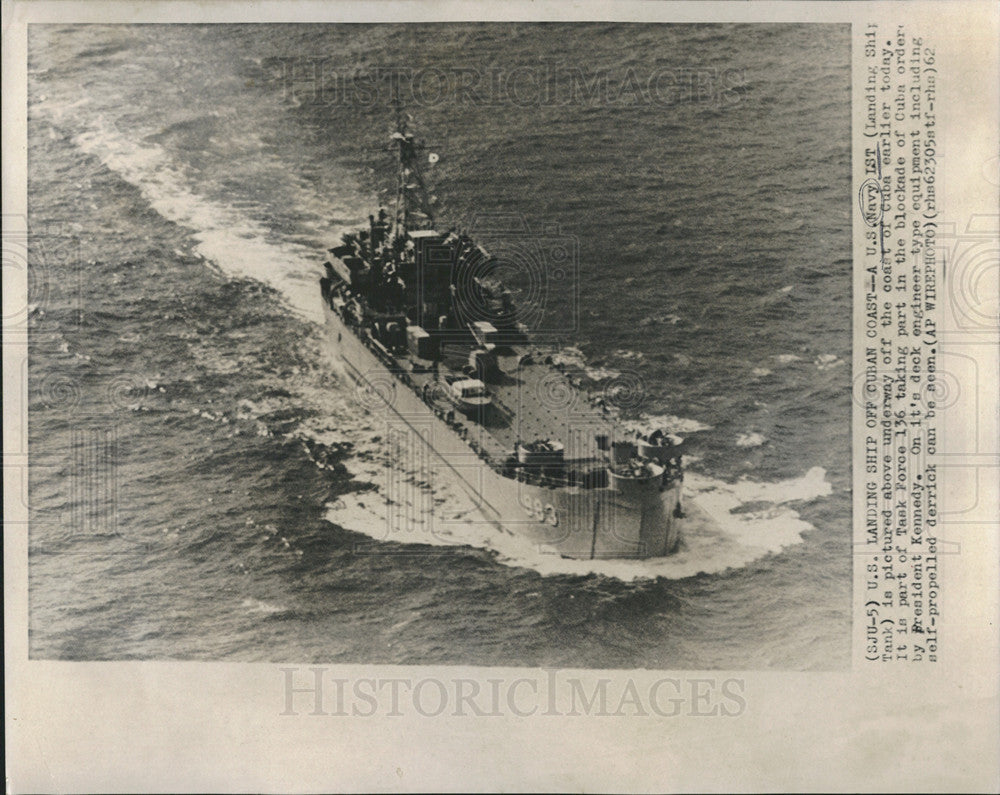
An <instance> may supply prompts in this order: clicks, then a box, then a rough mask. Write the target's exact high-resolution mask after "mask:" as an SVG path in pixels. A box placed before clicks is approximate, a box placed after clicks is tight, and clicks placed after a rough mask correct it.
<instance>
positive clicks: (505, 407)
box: [396, 343, 621, 465]
mask: <svg viewBox="0 0 1000 795" xmlns="http://www.w3.org/2000/svg"><path fill="white" fill-rule="evenodd" d="M471 348H472V346H471V345H469V344H459V343H452V344H449V345H447V346H445V348H444V349H443V351H442V357H441V365H440V367H439V369H438V372H437V373H435V372H434V371H433V370H427V369H425V368H424V367H423V366H422V365H421V364H420V363H418V362H416V361H415V360H414V359H412V358H411V357H408V356H399V357H396V361H397V362H398V363H399V365H400V366H402V367H403V369H404V370H405V371H406V372H407V374H408V375H409V377H410V380H411V382H412V384H413V386H414V388H415V389H416V390H417V392H418V394H423V392H424V390H425V388H426V389H427V390H428V395H429V396H430V398H431V399H430V400H428V402H429V403H431V405H433V406H436V407H439V408H442V409H445V410H448V409H449V408H451V407H449V406H447V404H446V402H445V401H444V400H443V399H441V398H443V394H442V391H441V390H443V389H444V382H445V379H446V377H447V376H449V375H454V376H459V375H462V377H465V376H464V375H463V374H462V366H463V365H464V364H466V363H467V361H468V356H469V351H470V350H471ZM550 356H551V353H550V352H546V351H544V350H541V349H539V348H537V347H534V346H530V345H528V346H514V347H508V348H504V349H502V350H501V351H500V352H499V354H498V357H497V358H498V363H499V369H500V374H499V376H498V377H496V378H491V379H489V380H488V381H487V382H486V388H487V390H488V391H489V393H490V395H491V396H492V398H493V406H492V410H491V411H490V413H489V414H488V415H487V416H485V417H481V418H476V417H466V416H464V415H463V414H462V413H461V412H458V411H455V414H454V421H455V423H456V424H457V426H458V427H460V428H461V429H462V432H463V435H464V436H465V438H466V440H467V441H469V442H470V445H471V446H472V447H473V448H474V449H477V451H478V452H480V453H481V455H483V457H484V458H488V459H489V460H491V462H493V463H496V464H497V465H502V463H503V462H504V461H505V460H506V459H507V457H508V456H510V455H511V454H512V453H514V452H515V449H516V446H517V443H518V442H525V443H527V442H532V441H535V440H537V439H552V440H555V441H558V442H561V443H562V444H563V445H564V447H565V451H564V458H565V460H566V461H567V462H568V463H569V462H576V463H577V464H579V465H584V464H586V463H590V462H597V461H602V460H604V454H603V453H601V452H600V451H599V449H598V447H597V443H596V436H597V435H598V434H606V435H608V436H609V437H613V436H614V422H613V420H612V416H611V415H610V414H609V413H608V412H607V410H606V409H605V408H603V406H602V405H601V402H600V401H599V400H598V399H597V398H595V397H593V396H592V395H591V393H589V392H588V391H587V390H585V389H583V388H581V383H580V378H579V376H578V375H575V374H574V373H573V372H572V371H569V370H566V369H564V368H562V367H560V366H559V365H557V364H553V363H551V359H550V358H549V357H550ZM435 384H438V386H435ZM439 396H440V397H439ZM480 419H481V420H482V421H479V420H480ZM620 433H621V431H619V434H620Z"/></svg>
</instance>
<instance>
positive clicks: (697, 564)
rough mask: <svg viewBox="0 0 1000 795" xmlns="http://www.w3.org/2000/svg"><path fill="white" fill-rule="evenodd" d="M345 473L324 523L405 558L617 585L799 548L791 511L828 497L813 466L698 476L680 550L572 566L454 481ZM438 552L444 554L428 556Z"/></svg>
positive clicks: (361, 463)
mask: <svg viewBox="0 0 1000 795" xmlns="http://www.w3.org/2000/svg"><path fill="white" fill-rule="evenodd" d="M355 452H357V453H358V454H359V455H358V457H357V458H355V459H353V460H352V461H351V462H348V464H347V467H348V471H350V472H351V473H352V474H353V475H354V477H355V479H356V480H357V481H358V483H359V484H361V483H363V484H366V487H367V486H368V484H371V487H369V488H366V490H364V491H355V492H351V493H349V494H345V495H342V496H340V497H339V498H338V499H337V500H336V501H334V502H333V503H331V504H329V505H328V506H327V513H326V518H327V519H328V520H329V521H330V522H332V523H334V524H336V525H338V526H340V527H343V528H345V529H349V530H353V531H355V532H358V533H362V534H364V535H366V536H369V537H371V538H373V539H375V540H377V541H380V542H386V546H385V547H384V551H385V552H386V553H387V554H391V553H392V551H393V550H395V549H397V547H396V546H395V545H396V544H402V545H405V550H403V551H402V554H407V555H412V554H414V552H415V550H416V547H415V545H423V546H426V547H449V546H450V547H456V546H467V547H475V548H478V549H484V550H488V551H489V552H490V553H492V554H493V556H494V557H495V559H496V560H497V561H498V562H500V563H502V564H505V565H509V566H517V567H523V568H528V569H532V570H534V571H537V572H539V573H540V574H543V575H587V574H599V575H602V576H607V577H615V578H617V579H620V580H623V581H634V580H642V579H653V578H657V577H663V578H666V579H682V578H685V577H693V576H695V575H698V574H718V573H721V572H724V571H726V570H728V569H737V568H741V567H743V566H746V565H747V564H749V563H752V562H753V561H755V560H758V559H760V558H762V557H764V556H766V555H768V554H775V553H778V552H780V551H781V550H783V549H784V548H786V547H789V546H791V545H794V544H798V543H801V541H802V540H803V534H804V533H805V532H807V531H809V530H811V529H813V527H812V525H810V524H809V523H808V522H806V521H804V520H803V519H801V518H800V517H799V514H798V512H797V511H796V510H795V509H794V508H793V507H792V504H794V503H803V502H808V501H811V500H814V499H817V498H819V497H823V496H826V495H828V494H830V493H831V486H830V484H829V482H827V480H826V472H825V470H823V469H822V468H820V467H814V468H813V469H810V470H809V471H808V472H806V473H805V474H804V475H803V476H801V477H798V478H793V479H790V480H785V481H779V482H774V483H761V482H755V481H750V480H740V481H737V482H736V483H724V482H722V481H718V480H714V479H712V478H709V477H705V476H703V475H698V474H695V473H690V472H689V473H687V475H686V476H685V495H684V498H685V512H686V517H685V519H684V520H683V522H682V525H681V527H682V530H681V532H682V542H681V546H680V549H679V550H678V551H677V552H676V553H675V554H674V555H671V556H669V557H664V558H653V559H648V560H573V559H569V558H564V557H561V556H560V555H559V554H557V553H556V552H555V550H552V549H546V548H544V547H540V546H539V545H537V544H535V543H533V542H531V541H529V540H528V539H526V538H524V537H522V536H519V535H515V534H512V533H510V532H508V531H505V530H503V529H501V528H498V527H496V526H494V525H493V524H491V523H489V522H487V521H486V520H485V519H484V518H483V517H482V516H481V515H480V513H479V510H478V508H477V506H476V502H475V500H474V499H473V498H472V497H471V496H470V495H468V494H467V493H466V492H465V490H464V488H463V487H462V486H461V485H459V484H458V483H457V482H450V481H449V480H448V479H446V478H444V477H441V476H437V477H435V478H434V479H433V482H431V481H430V479H429V478H428V473H427V470H426V469H420V470H410V471H406V467H405V466H403V465H402V464H401V462H400V461H399V460H398V459H393V460H390V456H389V455H388V453H379V452H376V451H373V450H369V451H367V452H366V451H364V450H357V449H356V451H355ZM434 553H435V554H439V553H440V550H434Z"/></svg>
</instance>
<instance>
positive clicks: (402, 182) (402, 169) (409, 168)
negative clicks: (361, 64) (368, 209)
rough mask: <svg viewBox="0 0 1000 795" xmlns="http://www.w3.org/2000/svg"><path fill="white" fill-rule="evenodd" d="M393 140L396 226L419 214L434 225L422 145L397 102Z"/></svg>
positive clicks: (401, 226) (404, 226) (405, 224)
mask: <svg viewBox="0 0 1000 795" xmlns="http://www.w3.org/2000/svg"><path fill="white" fill-rule="evenodd" d="M392 140H394V141H395V142H396V144H397V145H398V152H399V171H398V180H397V185H396V209H395V219H396V229H397V230H401V231H404V232H405V231H406V230H408V229H409V228H410V221H411V216H413V215H420V216H423V217H424V218H425V219H426V223H427V225H428V226H431V227H433V225H434V210H433V209H432V207H431V201H430V196H429V195H428V192H427V183H426V182H425V181H424V175H423V173H422V171H421V168H420V156H419V155H420V152H421V151H422V150H423V148H424V147H423V145H422V144H419V143H417V141H416V139H415V138H414V135H413V133H411V132H409V131H408V130H407V126H406V117H405V114H403V112H402V111H401V109H400V107H399V105H398V104H397V105H396V131H395V132H394V133H393V134H392Z"/></svg>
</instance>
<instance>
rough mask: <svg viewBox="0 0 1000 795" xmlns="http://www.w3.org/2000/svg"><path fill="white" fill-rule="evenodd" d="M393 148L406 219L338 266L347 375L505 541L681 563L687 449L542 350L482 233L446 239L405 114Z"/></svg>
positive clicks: (328, 291) (328, 287)
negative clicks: (625, 412) (631, 422)
mask: <svg viewBox="0 0 1000 795" xmlns="http://www.w3.org/2000/svg"><path fill="white" fill-rule="evenodd" d="M392 141H393V143H394V145H395V148H396V150H397V155H398V162H399V169H398V184H397V190H396V197H395V203H394V206H393V207H392V208H391V212H390V209H386V208H383V209H380V210H379V211H378V213H377V214H373V215H371V216H369V223H368V225H367V227H366V228H363V229H360V230H358V231H357V232H352V233H347V234H345V235H344V236H343V238H342V240H341V243H340V245H338V246H336V247H334V248H332V249H330V250H329V251H330V253H331V254H332V255H333V256H332V257H331V258H330V260H329V261H328V262H326V263H324V265H325V267H326V274H325V276H324V277H323V278H322V280H321V286H322V292H323V303H324V307H325V313H326V317H327V326H328V330H329V338H330V340H331V343H332V344H333V346H334V348H335V350H336V352H337V354H338V356H339V357H340V358H341V360H342V361H343V363H344V365H345V368H346V370H347V371H348V373H350V375H351V377H352V378H353V379H354V380H355V381H357V383H358V384H359V385H360V386H361V388H362V389H364V390H366V393H367V394H369V395H371V396H372V400H373V405H374V406H375V407H376V408H377V410H380V411H384V412H386V413H387V415H388V416H391V419H392V421H393V422H394V423H396V424H398V425H400V426H405V427H407V428H409V429H410V430H411V431H412V434H413V436H414V438H417V439H419V440H420V443H421V444H423V445H424V446H425V447H426V451H427V454H428V455H430V456H432V457H434V459H435V462H436V463H437V465H438V468H439V469H442V470H446V471H448V472H449V473H450V476H451V477H452V478H453V479H456V480H457V482H458V483H459V484H460V485H462V486H463V487H464V489H465V490H466V491H467V492H468V493H469V495H470V496H471V497H472V498H473V499H474V500H475V502H476V504H477V505H478V507H479V509H480V511H481V513H482V514H483V516H484V517H485V518H486V519H487V520H488V521H489V522H491V523H492V524H494V525H496V526H497V527H499V528H501V529H502V530H505V531H507V532H511V533H515V534H518V535H522V536H526V537H528V538H529V539H531V540H532V541H533V542H536V543H537V544H538V545H539V546H540V547H541V548H544V549H546V550H548V551H554V552H557V553H559V554H562V555H564V556H567V557H573V558H616V557H628V558H644V557H655V556H662V555H667V554H670V553H671V552H673V551H675V549H676V547H677V544H678V540H679V527H678V525H679V519H680V518H681V516H682V510H681V482H682V479H683V471H682V464H681V450H682V447H681V443H680V441H681V440H679V439H677V438H676V437H672V436H670V435H668V434H665V433H662V432H656V433H654V434H652V435H650V436H643V437H641V436H638V435H636V434H635V433H631V432H629V431H627V430H626V429H625V428H624V427H623V426H622V425H621V424H620V423H619V422H618V420H617V418H616V416H615V412H614V411H613V410H612V408H610V407H609V406H608V405H607V401H606V400H605V399H604V398H602V397H600V396H595V395H594V394H592V393H591V392H589V391H588V390H585V389H583V388H581V384H580V382H579V379H578V378H577V377H576V376H575V375H574V373H573V372H572V371H570V370H569V369H568V368H566V367H564V366H563V365H562V364H560V363H559V362H558V360H557V358H554V357H553V355H552V352H551V351H548V350H546V349H545V347H543V346H542V345H540V344H539V343H538V342H537V341H536V340H535V339H534V338H533V336H532V330H531V329H530V328H529V327H528V325H527V324H526V323H525V322H524V319H525V318H526V317H530V316H531V313H530V312H525V311H524V309H525V305H524V304H523V303H522V304H520V305H519V302H518V300H516V293H515V290H514V289H512V288H511V287H510V286H509V285H508V284H505V282H504V280H503V278H502V276H503V274H504V272H505V270H507V269H505V263H504V262H503V258H502V257H498V256H496V255H494V254H491V253H490V251H489V250H488V247H487V246H485V245H483V243H482V242H477V240H476V239H475V238H476V236H475V234H474V233H472V234H470V233H464V232H458V231H455V230H449V231H445V232H441V231H438V230H437V229H436V228H435V212H434V206H433V197H431V196H430V195H429V192H428V189H427V185H426V183H425V178H424V175H423V172H422V168H421V166H422V160H423V149H422V147H421V146H420V145H419V143H418V142H417V140H416V138H415V136H414V134H413V133H411V132H409V131H408V129H407V125H406V123H405V121H403V120H402V119H401V118H400V119H398V120H397V126H396V130H395V131H394V133H393V134H392ZM429 159H430V161H431V162H433V161H434V159H435V158H434V155H430V156H429Z"/></svg>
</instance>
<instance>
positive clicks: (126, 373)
mask: <svg viewBox="0 0 1000 795" xmlns="http://www.w3.org/2000/svg"><path fill="white" fill-rule="evenodd" d="M848 33H849V32H848V29H847V27H844V26H824V25H801V26H794V25H786V26H760V25H754V26H715V25H710V26H648V25H644V26H630V25H611V24H587V25H551V24H546V25H530V24H526V25H446V26H419V25H407V26H378V25H374V26H340V27H338V26H315V25H309V26H305V25H288V26H252V25H238V26H205V27H201V26H174V25H157V26H119V27H103V26H33V27H32V28H31V30H30V34H29V125H28V135H29V151H28V165H29V219H28V221H29V227H30V230H31V238H30V242H29V250H28V261H29V287H30V297H31V301H32V304H31V307H30V337H29V346H30V347H29V354H30V355H29V373H28V379H29V381H28V385H29V449H30V456H31V464H32V466H31V472H30V484H29V498H30V503H31V520H32V524H31V529H30V534H29V588H30V591H29V609H30V615H29V633H30V651H31V655H32V656H33V657H34V658H49V659H67V660H128V659H179V660H232V661H297V662H370V663H399V664H418V663H428V664H430V663H435V664H478V665H524V666H539V665H551V666H563V667H570V666H573V667H603V668H625V667H643V668H657V669H678V668H699V669H702V668H745V669H763V668H786V669H810V670H813V669H831V668H840V667H843V666H845V665H847V664H848V662H849V653H850V642H849V627H850V572H851V547H850V537H851V533H850V521H851V495H850V487H851V485H850V441H849V440H850V402H851V397H850V350H851V349H850V306H851V290H850V271H851V260H850V223H849V219H850V215H849V179H850V176H849V164H850V160H849V151H848V147H847V141H848V140H849V138H848V134H847V132H848V123H849V109H850V103H849V86H850V72H849V38H848ZM804 53H806V54H808V57H803V54H804ZM378 69H382V70H385V71H386V72H391V73H393V74H396V75H397V76H399V75H401V76H402V77H401V78H400V79H402V80H403V82H404V85H411V86H412V85H414V84H415V81H418V82H419V81H424V82H421V83H419V88H420V90H419V91H417V92H416V95H415V96H412V97H407V103H406V104H407V107H406V110H407V111H409V112H410V113H411V114H412V115H413V117H414V125H415V128H416V130H417V132H418V134H419V135H420V136H421V137H422V138H424V139H426V140H427V142H428V146H429V148H430V149H432V150H433V151H434V152H435V153H436V154H438V155H439V160H438V162H437V163H436V164H435V165H434V166H433V167H432V168H430V169H429V177H430V179H431V181H432V182H433V185H434V191H435V193H436V194H437V195H438V196H439V197H440V208H441V209H440V217H441V219H442V224H460V223H461V224H466V225H468V224H479V223H483V222H484V219H485V221H486V222H490V220H491V219H493V220H496V219H497V218H501V217H502V218H521V219H527V222H528V223H529V226H530V230H529V231H530V233H531V234H534V235H536V237H538V238H539V239H543V240H549V239H556V240H565V239H566V238H572V239H573V240H574V242H575V245H576V246H577V248H578V251H579V261H578V262H575V263H573V264H572V267H570V268H568V269H567V271H566V272H565V273H562V274H561V276H562V277H563V283H564V284H560V285H555V286H553V287H551V289H549V291H548V292H547V293H546V296H545V299H546V302H547V303H546V314H545V322H546V323H547V324H548V325H547V326H546V328H547V329H549V330H550V331H551V332H552V333H553V334H554V336H555V339H557V341H558V344H559V345H560V348H561V350H560V353H559V355H560V356H561V357H563V358H564V360H566V361H568V362H571V363H573V364H575V365H577V366H579V367H581V368H583V369H585V370H586V371H587V372H588V373H589V374H590V375H591V377H592V378H593V379H594V381H593V383H594V384H595V385H598V386H599V385H600V384H602V383H606V382H607V380H608V379H609V378H610V379H613V378H616V377H618V378H626V379H627V380H629V383H633V384H639V385H640V386H639V388H638V389H637V390H636V394H637V399H636V400H635V401H634V405H633V406H632V407H631V410H630V413H629V417H630V420H631V421H632V422H633V423H635V424H636V425H645V426H647V427H664V426H665V427H667V428H668V429H671V430H674V431H676V432H678V433H680V434H681V435H683V436H685V437H686V438H688V439H689V440H690V442H691V446H692V453H693V454H692V457H691V461H690V462H689V464H688V475H687V479H686V487H687V490H688V493H689V496H690V497H691V498H692V499H696V500H697V501H698V502H699V504H700V505H702V506H703V507H704V508H705V510H706V511H707V512H708V513H709V514H711V516H712V517H713V521H712V522H711V523H710V524H709V525H705V526H692V527H689V528H686V529H685V540H684V546H683V548H682V550H681V552H680V553H679V554H678V555H677V556H675V557H672V558H668V559H662V560H656V561H569V560H563V559H560V558H557V557H553V556H551V555H545V554H542V553H541V552H540V551H539V550H536V549H533V548H531V547H530V546H528V545H525V544H523V543H520V542H519V541H518V540H517V539H511V538H509V537H507V536H504V535H502V534H499V533H490V532H485V531H483V530H482V529H481V528H480V526H479V525H478V524H473V523H469V524H468V525H467V526H465V525H463V523H462V521H461V519H462V517H463V516H467V515H468V513H469V511H470V510H471V508H470V506H469V505H468V504H467V502H466V501H465V500H464V498H463V497H462V496H461V494H460V493H458V490H457V489H455V488H453V487H452V486H451V485H450V484H448V483H437V482H435V483H431V484H426V483H424V484H416V483H414V484H413V487H414V488H415V489H425V490H428V491H429V493H430V498H431V502H432V503H433V505H434V506H435V507H434V510H435V512H436V515H440V516H447V517H448V518H449V519H450V520H452V521H451V522H450V524H449V527H451V528H452V529H451V530H449V532H448V533H447V534H443V533H430V532H427V531H426V524H424V525H421V524H420V523H419V522H418V523H417V525H415V526H414V527H412V528H410V529H409V530H408V531H406V532H397V533H394V532H391V531H387V526H386V522H385V517H384V502H385V496H386V488H387V486H386V484H387V472H386V465H387V461H386V458H387V455H389V450H388V448H387V446H386V443H385V440H384V438H383V429H381V428H380V425H379V419H378V417H377V416H374V415H372V414H369V413H368V412H367V411H366V410H365V407H364V405H363V403H364V401H359V396H358V395H357V393H356V391H355V390H354V389H353V387H352V386H351V384H350V383H348V382H346V380H345V378H344V377H343V374H342V373H341V372H340V371H339V370H338V368H337V366H336V363H335V361H334V359H333V358H332V356H331V354H330V351H329V349H328V348H327V346H326V345H325V344H324V341H323V330H322V327H321V312H320V298H319V291H318V288H317V281H316V280H317V278H318V276H319V275H320V272H321V270H322V269H321V263H322V261H323V257H324V254H323V252H324V251H325V249H326V248H327V247H328V246H330V245H334V244H335V243H336V242H337V239H338V238H339V234H340V232H341V231H343V230H344V229H345V228H349V227H351V226H354V225H356V224H359V223H361V222H363V221H364V219H365V218H366V217H367V214H368V213H369V212H371V211H372V210H373V209H374V208H375V207H377V205H378V202H379V201H380V200H381V201H385V200H386V193H385V190H386V189H390V191H391V188H392V182H391V175H390V172H391V165H392V161H391V151H389V149H388V147H387V134H388V132H389V131H390V130H391V127H392V124H393V117H394V111H393V107H392V103H391V102H390V101H389V99H388V98H387V92H386V93H385V94H383V93H382V92H381V91H379V92H372V91H370V90H368V91H362V90H361V89H360V88H358V86H359V85H360V86H362V88H363V86H364V84H363V80H362V83H357V82H355V83H351V82H350V80H349V79H348V80H347V82H345V79H347V78H349V77H350V76H353V75H355V74H360V75H372V74H376V72H375V70H378ZM406 70H411V71H409V72H408V71H406ZM546 70H547V71H546ZM442 74H443V75H446V76H454V75H458V74H472V75H474V76H478V77H481V78H482V82H481V83H480V84H478V85H477V88H476V91H477V92H478V94H465V95H463V97H460V96H459V95H458V94H456V93H454V92H438V91H436V90H435V88H434V83H435V80H437V78H438V77H440V75H442ZM491 74H492V75H494V77H495V78H496V75H500V77H499V78H496V80H499V83H490V80H491V79H494V78H490V77H489V75H491ZM574 74H575V75H578V76H579V75H582V76H583V77H584V78H585V81H586V80H593V79H594V77H595V76H603V78H606V79H607V85H608V86H609V88H608V92H609V93H608V94H606V95H601V94H600V91H599V86H598V88H594V85H593V84H591V85H590V86H589V87H588V85H586V84H584V85H580V84H578V85H577V88H578V89H579V94H578V95H572V93H565V92H569V91H570V89H569V88H568V86H570V85H571V82H572V81H571V78H567V77H566V75H574ZM692 74H696V75H698V76H697V77H696V78H693V79H694V80H695V83H694V85H696V86H697V90H694V91H688V92H687V93H684V92H683V91H681V90H680V88H683V86H684V85H685V83H684V81H685V80H688V79H692V78H691V77H690V76H691V75H692ZM512 75H513V76H514V77H512ZM540 75H541V77H540ZM553 75H554V76H553ZM655 75H659V76H660V79H661V82H660V83H658V84H657V85H658V86H659V87H660V88H661V90H662V92H663V93H661V94H659V95H657V96H652V95H650V94H649V93H648V90H647V92H646V94H645V95H644V94H643V87H642V86H643V83H644V82H645V84H646V87H647V89H648V80H649V78H650V77H651V76H655ZM504 80H506V81H507V82H506V83H504ZM549 80H551V81H552V82H551V83H549V82H546V81H549ZM406 81H409V83H408V84H407V83H406ZM516 81H523V82H520V83H516ZM539 81H541V82H539ZM636 81H638V86H639V87H638V88H636V85H637V83H636ZM670 81H674V83H671V82H670ZM496 85H501V86H505V87H504V88H502V89H497V88H496ZM539 85H545V86H548V85H552V86H554V87H555V88H554V89H553V90H554V91H555V94H554V95H553V96H554V99H553V98H552V97H549V98H548V99H545V98H543V93H544V92H542V91H541V90H539V89H538V86H539ZM671 85H673V86H674V88H675V89H677V90H676V91H675V92H674V93H671V91H673V90H674V89H670V88H669V87H670V86H671ZM664 86H667V87H668V89H669V90H668V89H663V87H664ZM678 87H680V88H678ZM369 89H370V86H369ZM560 91H562V92H564V93H562V94H560V93H559V92H560ZM518 92H520V93H518ZM373 93H374V94H375V96H372V94H373ZM404 93H405V92H404ZM470 97H471V98H470ZM567 97H568V98H567ZM549 100H551V101H549ZM566 285H569V286H571V287H572V289H567V287H566ZM405 475H407V473H404V476H405ZM409 476H410V477H412V478H417V477H418V474H417V473H409Z"/></svg>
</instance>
